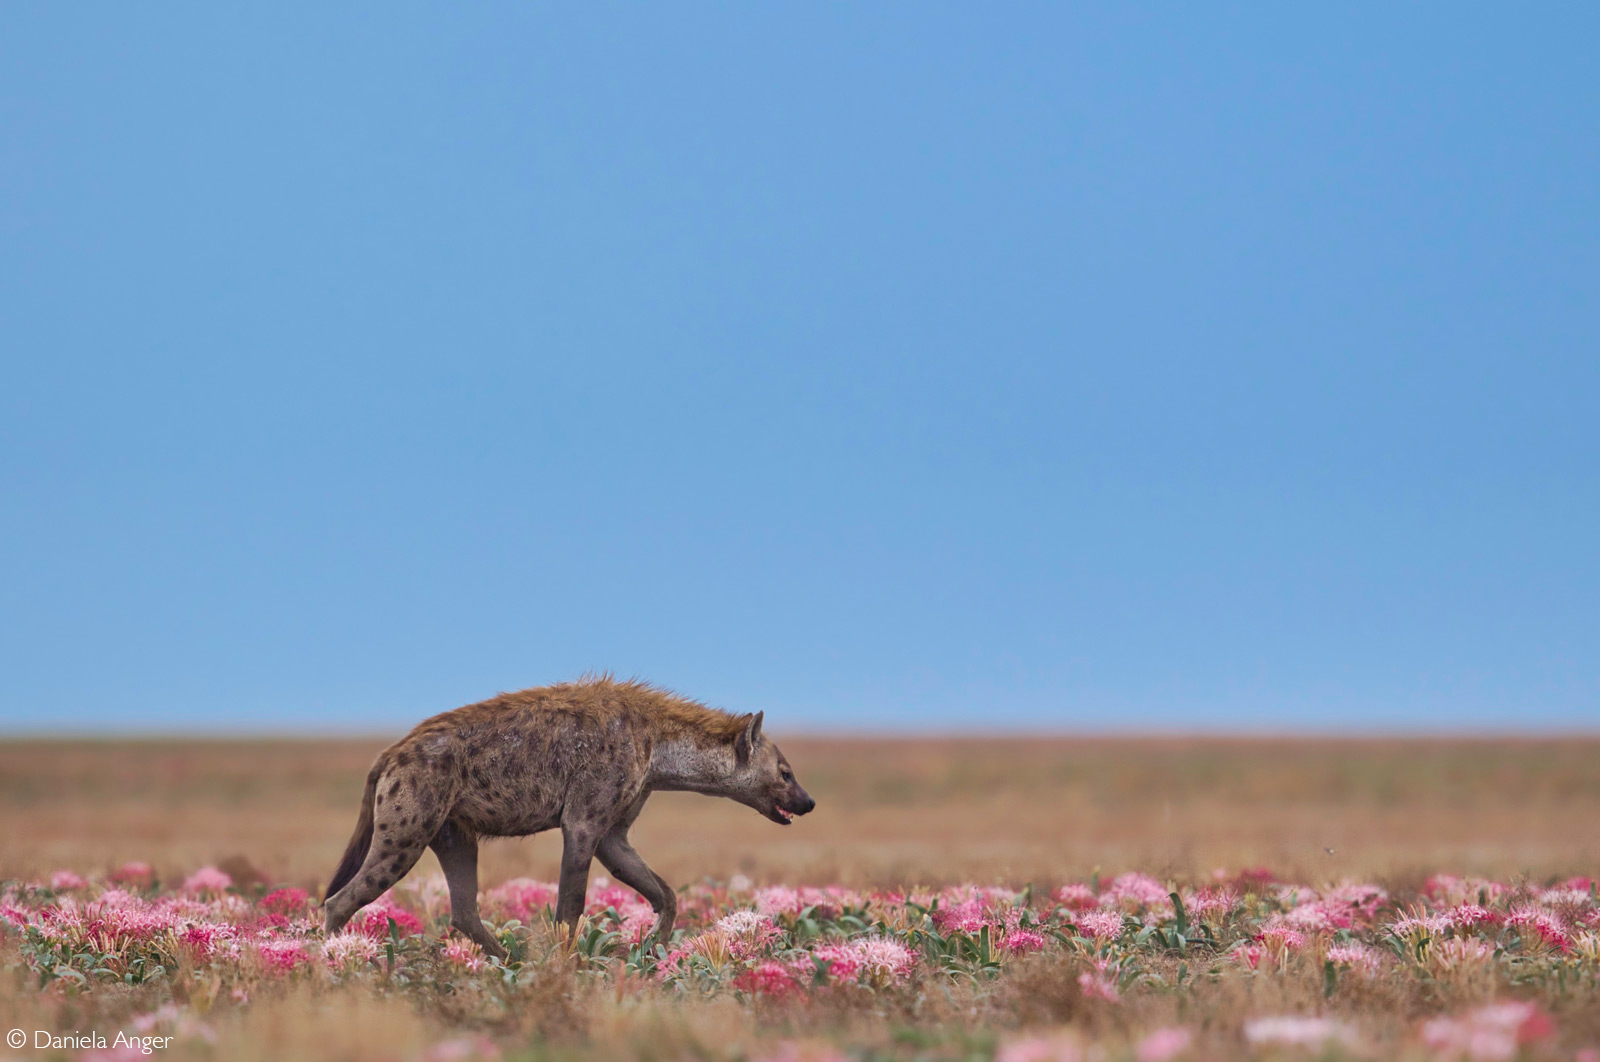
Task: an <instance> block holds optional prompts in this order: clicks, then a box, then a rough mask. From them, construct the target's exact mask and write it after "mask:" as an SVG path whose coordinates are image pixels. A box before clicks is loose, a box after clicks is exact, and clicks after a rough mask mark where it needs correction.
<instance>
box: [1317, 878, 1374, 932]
mask: <svg viewBox="0 0 1600 1062" xmlns="http://www.w3.org/2000/svg"><path fill="white" fill-rule="evenodd" d="M1388 899H1389V894H1388V893H1387V892H1385V891H1383V890H1382V889H1380V888H1378V886H1376V885H1366V884H1353V883H1349V882H1346V883H1345V884H1343V885H1336V886H1334V887H1333V888H1331V889H1329V890H1328V891H1327V892H1325V893H1323V896H1322V902H1323V905H1324V908H1325V909H1326V910H1327V912H1328V915H1329V917H1331V918H1332V919H1333V921H1334V924H1335V925H1337V926H1338V927H1339V928H1341V929H1348V928H1349V927H1350V923H1351V921H1352V920H1353V919H1360V920H1362V921H1367V920H1369V919H1371V918H1372V916H1373V915H1375V914H1377V913H1378V908H1379V907H1381V906H1382V905H1383V904H1384V902H1385V901H1387V900H1388Z"/></svg>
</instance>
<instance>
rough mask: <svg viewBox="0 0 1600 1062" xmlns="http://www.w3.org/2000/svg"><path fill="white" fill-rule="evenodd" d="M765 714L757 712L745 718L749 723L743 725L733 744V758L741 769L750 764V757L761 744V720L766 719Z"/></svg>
mask: <svg viewBox="0 0 1600 1062" xmlns="http://www.w3.org/2000/svg"><path fill="white" fill-rule="evenodd" d="M766 714H767V713H766V712H757V713H756V714H755V715H750V716H746V717H745V718H747V719H749V720H750V721H749V722H748V723H746V724H745V727H744V729H743V730H741V731H739V736H738V737H737V738H735V739H734V742H733V758H734V759H736V760H738V761H739V766H741V767H743V766H744V765H745V764H747V763H749V762H750V756H751V754H753V753H754V752H755V751H756V746H757V745H759V744H760V743H761V720H762V719H763V718H765V717H766Z"/></svg>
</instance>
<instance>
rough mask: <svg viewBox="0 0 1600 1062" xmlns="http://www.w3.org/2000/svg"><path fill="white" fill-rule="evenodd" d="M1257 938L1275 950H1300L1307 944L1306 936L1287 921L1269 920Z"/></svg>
mask: <svg viewBox="0 0 1600 1062" xmlns="http://www.w3.org/2000/svg"><path fill="white" fill-rule="evenodd" d="M1255 939H1256V940H1257V941H1258V942H1259V943H1261V944H1264V945H1266V947H1267V948H1268V949H1269V950H1271V951H1274V952H1280V953H1281V952H1285V951H1299V950H1300V949H1301V948H1303V947H1305V946H1306V938H1305V937H1304V935H1302V934H1301V933H1300V931H1299V930H1297V929H1294V928H1293V927H1291V926H1289V925H1288V924H1287V923H1286V922H1278V921H1272V922H1267V923H1266V924H1265V925H1263V926H1262V927H1261V932H1259V933H1257V934H1256V936H1255Z"/></svg>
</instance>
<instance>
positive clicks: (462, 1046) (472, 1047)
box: [422, 1036, 500, 1062]
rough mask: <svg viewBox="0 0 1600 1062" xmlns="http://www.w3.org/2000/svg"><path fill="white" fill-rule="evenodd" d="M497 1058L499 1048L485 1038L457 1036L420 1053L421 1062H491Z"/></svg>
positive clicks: (441, 1041)
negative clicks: (481, 1061) (477, 1060)
mask: <svg viewBox="0 0 1600 1062" xmlns="http://www.w3.org/2000/svg"><path fill="white" fill-rule="evenodd" d="M499 1057H500V1048H498V1047H496V1046H495V1043H494V1041H493V1040H491V1039H489V1038H488V1037H487V1036H457V1037H453V1038H452V1039H449V1040H440V1041H439V1042H438V1043H436V1044H434V1045H432V1046H431V1047H429V1048H428V1049H427V1050H426V1051H424V1052H423V1053H422V1062H472V1060H473V1059H482V1060H483V1062H493V1060H494V1059H497V1058H499Z"/></svg>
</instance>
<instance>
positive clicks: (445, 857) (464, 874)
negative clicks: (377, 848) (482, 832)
mask: <svg viewBox="0 0 1600 1062" xmlns="http://www.w3.org/2000/svg"><path fill="white" fill-rule="evenodd" d="M430 847H431V848H432V849H433V854H434V855H436V856H438V857H439V865H440V866H441V867H443V868H444V880H445V883H446V884H447V885H449V886H450V924H451V925H452V926H455V927H456V929H458V930H460V931H461V932H462V933H464V934H465V935H466V937H467V939H468V940H471V941H473V942H474V943H476V944H477V945H478V947H480V948H482V949H483V950H484V952H485V953H486V954H489V955H493V956H495V957H496V958H498V959H502V960H503V959H505V957H506V949H505V948H502V947H501V946H500V942H499V941H498V940H496V939H494V934H492V933H490V932H489V927H488V926H485V925H484V924H483V919H482V918H480V917H479V915H478V842H477V839H476V838H474V837H471V836H469V835H467V834H465V833H463V832H462V831H461V830H458V829H456V828H455V827H453V826H451V825H450V824H449V823H448V822H447V823H445V824H444V825H443V826H442V827H440V828H439V832H438V833H437V834H435V835H434V838H433V841H432V842H431V844H430Z"/></svg>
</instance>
